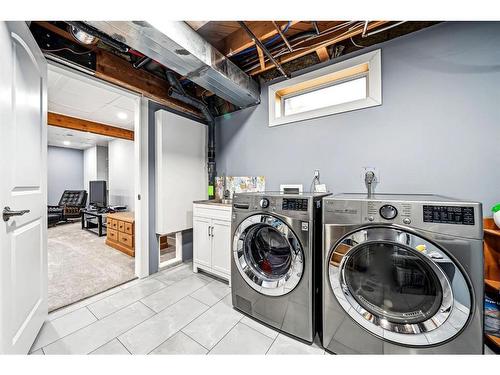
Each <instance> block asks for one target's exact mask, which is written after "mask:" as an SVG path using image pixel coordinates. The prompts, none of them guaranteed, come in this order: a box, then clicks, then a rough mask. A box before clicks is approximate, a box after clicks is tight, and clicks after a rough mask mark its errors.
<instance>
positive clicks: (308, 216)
mask: <svg viewBox="0 0 500 375" xmlns="http://www.w3.org/2000/svg"><path fill="white" fill-rule="evenodd" d="M326 195H328V194H323V193H321V194H319V193H299V194H283V193H277V192H276V193H273V192H266V193H242V194H235V195H234V196H233V220H232V235H233V243H232V255H233V256H232V269H231V291H232V301H233V306H234V307H235V308H236V309H237V310H239V311H241V312H243V313H244V314H246V315H248V316H250V317H251V318H253V319H256V320H258V321H260V322H262V323H264V324H266V325H268V326H270V327H272V328H275V329H277V330H279V331H281V332H283V333H285V334H287V335H290V336H293V337H296V338H298V339H300V340H302V341H305V342H309V343H311V342H312V341H313V339H314V336H315V320H316V319H315V312H316V311H315V310H316V309H315V304H316V303H317V301H318V300H319V299H320V295H319V294H317V292H318V291H315V285H316V283H315V281H314V279H313V277H314V275H315V274H317V275H321V272H320V269H321V263H320V262H321V229H322V226H321V204H322V198H323V197H324V196H326ZM316 269H317V272H315V271H316ZM318 280H319V279H318Z"/></svg>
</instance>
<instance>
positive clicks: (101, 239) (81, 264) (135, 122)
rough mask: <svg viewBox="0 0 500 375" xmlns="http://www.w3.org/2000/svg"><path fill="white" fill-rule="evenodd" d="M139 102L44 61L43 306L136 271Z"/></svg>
mask: <svg viewBox="0 0 500 375" xmlns="http://www.w3.org/2000/svg"><path fill="white" fill-rule="evenodd" d="M140 101H141V98H140V97H139V96H138V95H136V94H134V93H131V92H128V91H126V90H123V89H121V88H117V87H115V86H112V85H110V84H107V83H104V82H102V81H100V80H97V79H94V78H92V77H89V76H87V75H85V74H82V73H79V72H76V71H73V70H69V69H67V68H65V67H63V66H60V65H58V64H55V63H51V64H49V69H48V112H49V114H48V125H49V126H48V132H47V133H48V136H47V146H48V176H47V177H48V178H47V185H48V186H47V192H48V193H47V195H48V204H49V207H48V221H49V225H48V273H49V281H48V305H49V311H54V310H56V309H59V308H62V307H64V306H67V305H70V304H72V303H75V302H77V301H79V300H82V299H85V298H88V297H91V296H93V295H95V294H98V293H101V292H103V291H105V290H108V289H111V288H114V287H116V286H118V285H120V284H123V283H125V282H127V281H130V280H132V279H134V278H136V277H137V276H139V272H138V270H139V269H140V268H141V267H140V265H137V261H136V259H140V257H138V256H137V255H138V253H139V252H140V249H138V247H137V246H136V244H137V242H138V241H137V237H138V236H137V235H136V234H137V232H138V231H136V229H135V228H136V226H135V224H136V222H137V215H136V210H135V206H136V205H140V204H141V202H140V201H139V200H138V194H137V186H138V185H139V183H138V181H137V179H138V176H139V175H140V173H139V172H140V171H139V168H140V162H138V159H139V158H140V155H139V152H138V150H139V148H138V147H137V144H136V142H138V137H136V134H137V131H136V130H137V129H140V119H141V116H140ZM51 210H52V211H51ZM139 211H140V210H139ZM139 237H140V235H139ZM138 250H139V251H138Z"/></svg>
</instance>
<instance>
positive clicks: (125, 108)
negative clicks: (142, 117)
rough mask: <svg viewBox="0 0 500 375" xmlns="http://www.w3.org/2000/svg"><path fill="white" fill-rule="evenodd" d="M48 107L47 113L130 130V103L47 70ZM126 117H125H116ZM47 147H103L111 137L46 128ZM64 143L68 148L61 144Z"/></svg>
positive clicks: (85, 82) (84, 81) (86, 82)
mask: <svg viewBox="0 0 500 375" xmlns="http://www.w3.org/2000/svg"><path fill="white" fill-rule="evenodd" d="M47 86H48V102H49V103H48V108H49V111H50V112H55V113H61V114H64V115H67V116H72V117H78V118H82V119H85V120H90V121H95V122H100V123H103V124H108V125H112V126H116V127H119V128H124V129H129V130H133V129H134V104H135V103H134V100H133V99H131V98H130V97H128V96H125V95H120V94H119V93H117V92H115V91H114V90H107V89H105V88H103V87H101V85H99V86H98V85H95V84H93V82H92V80H90V79H85V78H80V77H76V76H75V77H73V76H69V75H68V76H66V75H63V74H61V73H59V72H57V71H53V70H50V69H49V74H48V85H47ZM119 114H120V115H121V116H126V118H120V117H119ZM47 136H48V144H49V145H51V146H60V147H71V148H77V149H85V148H88V147H91V146H94V145H96V144H99V145H106V144H107V142H108V141H110V140H112V139H114V138H111V137H105V136H100V135H97V134H92V133H86V132H79V131H74V130H68V129H63V128H57V127H54V126H49V127H48V134H47ZM64 141H68V142H70V143H71V145H69V146H68V145H64V143H63V142H64Z"/></svg>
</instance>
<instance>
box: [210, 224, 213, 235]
mask: <svg viewBox="0 0 500 375" xmlns="http://www.w3.org/2000/svg"><path fill="white" fill-rule="evenodd" d="M211 228H212V229H211V231H210V233H211V234H212V237H213V236H214V227H213V226H212V227H211Z"/></svg>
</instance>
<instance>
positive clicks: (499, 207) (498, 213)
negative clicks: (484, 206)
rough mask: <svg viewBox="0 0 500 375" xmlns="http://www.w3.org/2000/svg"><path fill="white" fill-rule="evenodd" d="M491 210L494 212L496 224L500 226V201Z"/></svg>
mask: <svg viewBox="0 0 500 375" xmlns="http://www.w3.org/2000/svg"><path fill="white" fill-rule="evenodd" d="M491 212H493V221H494V222H495V224H496V226H497V227H498V228H500V203H497V204H496V205H494V206H493V207H492V208H491Z"/></svg>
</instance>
